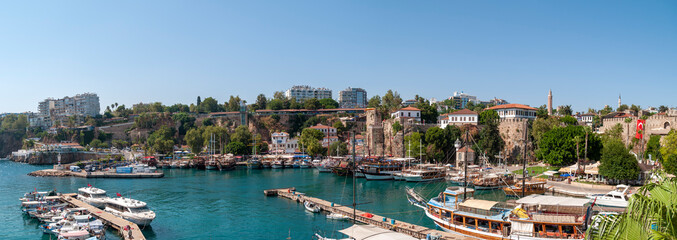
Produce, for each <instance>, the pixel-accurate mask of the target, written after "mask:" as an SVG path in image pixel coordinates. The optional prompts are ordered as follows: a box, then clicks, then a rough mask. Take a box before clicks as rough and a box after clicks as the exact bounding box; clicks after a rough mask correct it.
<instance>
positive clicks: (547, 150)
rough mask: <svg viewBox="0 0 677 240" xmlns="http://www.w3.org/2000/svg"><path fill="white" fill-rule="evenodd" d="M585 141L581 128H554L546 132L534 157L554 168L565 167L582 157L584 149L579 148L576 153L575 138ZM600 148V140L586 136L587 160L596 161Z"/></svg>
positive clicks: (589, 135)
mask: <svg viewBox="0 0 677 240" xmlns="http://www.w3.org/2000/svg"><path fill="white" fill-rule="evenodd" d="M576 136H579V138H581V139H585V129H584V127H583V126H566V127H556V128H553V129H552V130H550V131H548V132H546V133H545V134H543V136H542V137H541V140H540V141H539V143H538V150H537V151H536V156H537V157H538V158H539V159H543V160H544V161H545V162H546V163H548V164H552V165H556V166H567V165H571V164H573V163H575V162H576V161H577V158H576V157H577V156H583V155H584V154H583V153H584V151H585V148H584V147H579V151H580V152H579V153H578V154H577V153H576V141H575V137H576ZM601 148H602V144H601V140H600V139H599V137H597V136H596V135H595V134H588V158H589V159H593V160H597V159H599V157H600V151H601Z"/></svg>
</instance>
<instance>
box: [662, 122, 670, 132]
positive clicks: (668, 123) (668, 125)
mask: <svg viewBox="0 0 677 240" xmlns="http://www.w3.org/2000/svg"><path fill="white" fill-rule="evenodd" d="M663 129H668V130H669V129H670V122H665V123H664V124H663Z"/></svg>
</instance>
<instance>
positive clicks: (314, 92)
mask: <svg viewBox="0 0 677 240" xmlns="http://www.w3.org/2000/svg"><path fill="white" fill-rule="evenodd" d="M284 96H285V97H287V98H288V99H291V98H296V101H298V102H303V101H305V100H308V99H311V98H317V99H324V98H331V89H327V88H312V87H310V86H293V87H291V88H290V89H287V91H285V92H284Z"/></svg>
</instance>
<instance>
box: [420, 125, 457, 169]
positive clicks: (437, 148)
mask: <svg viewBox="0 0 677 240" xmlns="http://www.w3.org/2000/svg"><path fill="white" fill-rule="evenodd" d="M460 135H461V130H460V129H459V128H458V127H456V126H453V125H452V126H447V127H445V128H444V129H442V128H439V127H431V128H429V129H428V130H427V131H426V132H425V142H426V143H427V144H428V149H427V150H426V151H427V153H428V154H427V157H428V159H431V158H432V159H437V160H438V161H443V162H448V161H449V159H451V157H452V156H453V153H454V151H455V150H456V149H455V148H454V142H455V141H456V139H458V138H460Z"/></svg>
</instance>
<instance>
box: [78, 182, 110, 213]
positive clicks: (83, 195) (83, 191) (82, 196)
mask: <svg viewBox="0 0 677 240" xmlns="http://www.w3.org/2000/svg"><path fill="white" fill-rule="evenodd" d="M77 198H78V199H79V200H81V201H83V202H86V203H88V204H89V205H92V206H94V207H97V208H104V207H106V199H107V198H108V197H107V196H106V191H105V190H103V189H99V188H95V187H91V186H88V187H83V188H78V197H77Z"/></svg>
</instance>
